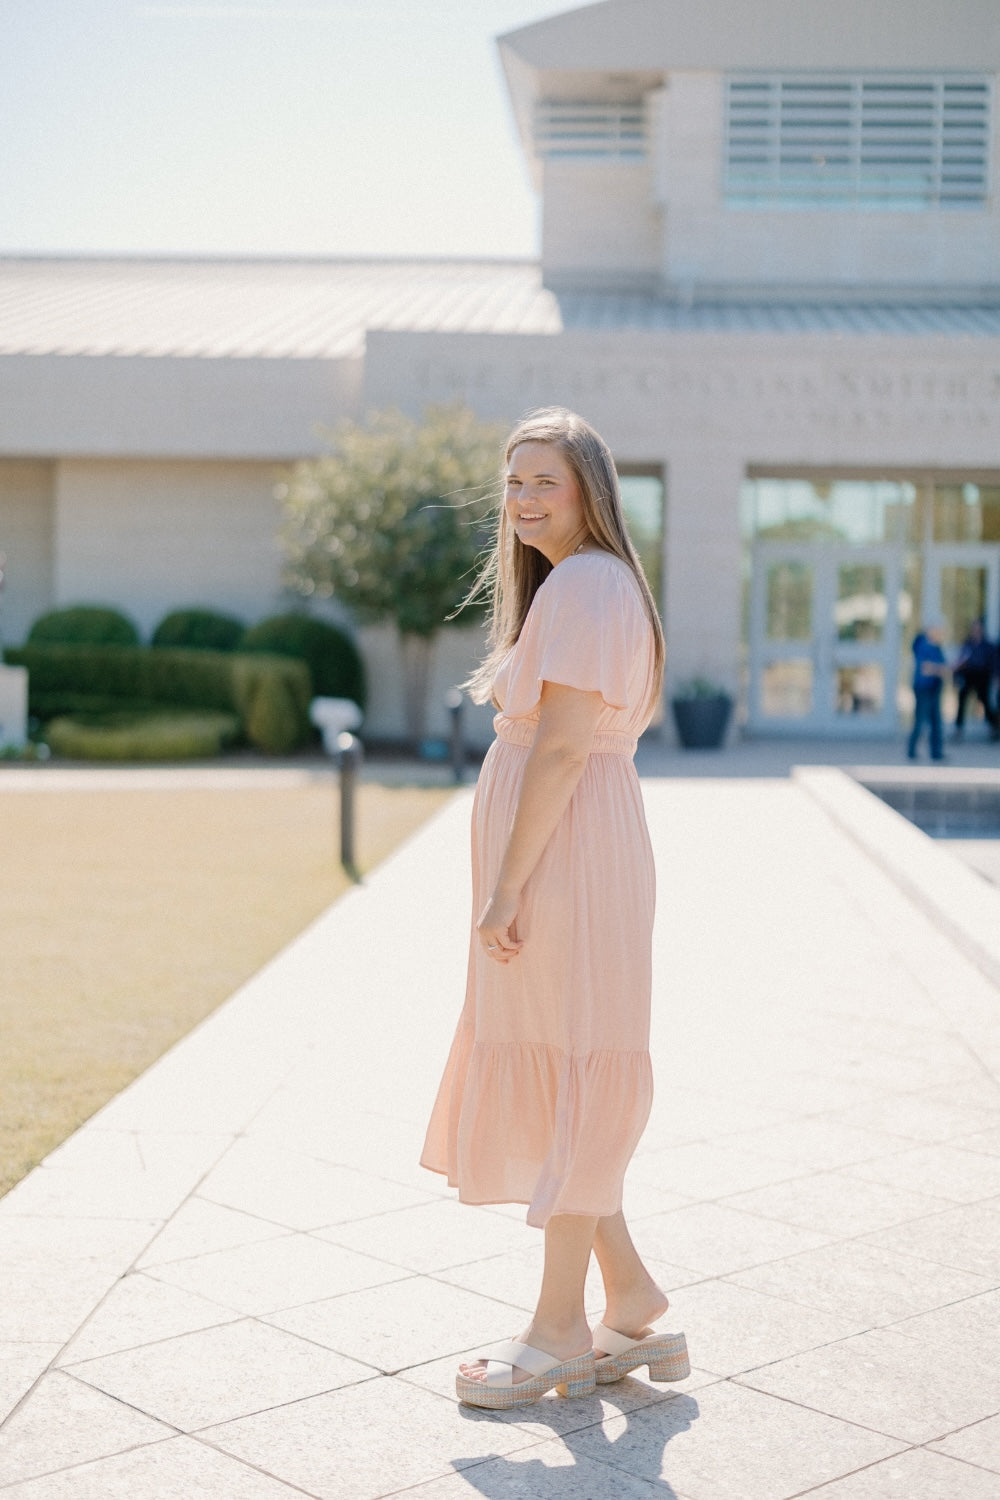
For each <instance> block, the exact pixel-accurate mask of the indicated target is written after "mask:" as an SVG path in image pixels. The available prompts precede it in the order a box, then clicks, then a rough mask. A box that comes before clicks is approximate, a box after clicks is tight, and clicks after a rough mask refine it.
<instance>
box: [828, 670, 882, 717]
mask: <svg viewBox="0 0 1000 1500" xmlns="http://www.w3.org/2000/svg"><path fill="white" fill-rule="evenodd" d="M836 693H837V698H836V704H835V707H836V710H837V714H838V715H843V716H844V717H849V716H853V717H859V716H861V715H863V714H877V713H881V712H882V705H883V703H884V702H885V676H884V673H883V671H882V668H881V667H880V666H879V665H878V664H877V663H876V662H870V661H869V662H861V663H859V665H857V666H853V667H838V668H837V688H836Z"/></svg>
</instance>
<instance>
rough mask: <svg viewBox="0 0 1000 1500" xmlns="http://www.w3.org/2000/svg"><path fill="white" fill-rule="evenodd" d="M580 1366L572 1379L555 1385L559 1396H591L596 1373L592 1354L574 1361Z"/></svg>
mask: <svg viewBox="0 0 1000 1500" xmlns="http://www.w3.org/2000/svg"><path fill="white" fill-rule="evenodd" d="M576 1363H579V1365H580V1366H581V1368H580V1370H579V1372H578V1373H577V1374H576V1375H574V1376H573V1379H572V1380H565V1381H563V1383H562V1385H557V1386H556V1394H557V1395H559V1396H592V1395H593V1394H594V1392H595V1390H596V1389H597V1374H596V1371H595V1368H594V1356H593V1355H592V1354H589V1355H586V1356H585V1357H584V1358H583V1359H582V1360H579V1361H576Z"/></svg>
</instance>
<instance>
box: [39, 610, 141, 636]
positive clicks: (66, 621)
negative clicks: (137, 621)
mask: <svg viewBox="0 0 1000 1500" xmlns="http://www.w3.org/2000/svg"><path fill="white" fill-rule="evenodd" d="M28 643H29V644H30V645H32V646H42V645H45V646H51V645H63V646H137V645H138V644H139V632H138V630H136V628H135V626H134V625H133V624H132V621H131V620H130V619H129V618H128V616H127V615H123V614H122V613H121V612H120V611H119V610H117V609H112V608H110V606H106V605H99V604H76V605H74V606H73V607H72V608H70V609H51V610H49V612H48V614H44V615H39V617H38V619H37V620H36V621H35V623H34V625H32V627H31V629H30V630H29V632H28Z"/></svg>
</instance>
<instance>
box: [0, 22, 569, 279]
mask: <svg viewBox="0 0 1000 1500" xmlns="http://www.w3.org/2000/svg"><path fill="white" fill-rule="evenodd" d="M577 3H579V0H577ZM571 8H573V0H0V253H3V252H7V253H9V252H11V251H26V252H32V251H40V252H46V251H49V252H57V251H120V252H128V251H146V252H158V251H160V252H167V253H178V252H185V251H191V252H207V253H226V252H234V253H239V254H281V253H290V254H306V255H323V254H332V255H342V254H365V255H411V254H417V255H420V254H430V255H474V256H481V255H501V256H509V255H514V256H526V255H529V256H530V255H533V254H535V253H536V248H537V233H536V216H537V204H536V201H535V195H534V192H533V191H532V189H531V186H530V183H529V180H528V174H527V170H526V166H525V163H524V160H523V157H522V154H521V151H520V147H519V145H518V143H517V140H516V136H515V131H514V125H513V120H512V115H511V110H510V106H509V103H508V98H507V93H506V87H505V84H504V82H503V77H502V73H501V69H500V65H499V61H498V58H497V53H496V47H495V43H494V37H495V36H496V35H497V34H499V33H501V32H503V31H508V30H512V29H514V28H515V27H517V26H522V25H527V24H528V23H529V22H531V21H534V20H539V19H541V18H542V17H543V16H545V15H551V14H553V13H554V12H557V11H560V10H568V9H571Z"/></svg>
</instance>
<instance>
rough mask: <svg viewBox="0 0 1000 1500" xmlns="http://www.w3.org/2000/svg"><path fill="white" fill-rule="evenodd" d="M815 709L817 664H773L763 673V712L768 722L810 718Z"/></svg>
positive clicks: (796, 662)
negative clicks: (814, 667)
mask: <svg viewBox="0 0 1000 1500" xmlns="http://www.w3.org/2000/svg"><path fill="white" fill-rule="evenodd" d="M812 706H813V664H812V662H811V661H808V660H807V659H806V658H804V657H803V658H801V659H797V660H791V661H772V662H768V664H767V666H766V667H765V668H764V670H763V671H762V672H761V682H760V711H761V713H762V714H763V715H764V716H765V717H766V718H768V719H806V718H808V717H809V715H810V714H811V713H812Z"/></svg>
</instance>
